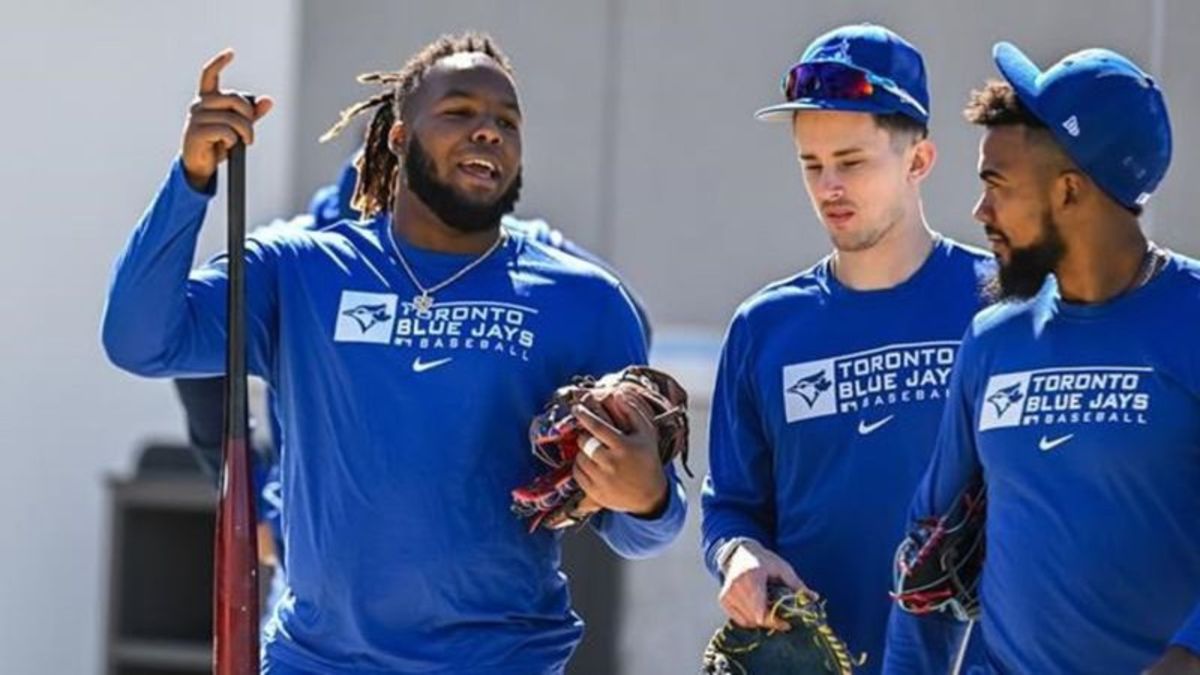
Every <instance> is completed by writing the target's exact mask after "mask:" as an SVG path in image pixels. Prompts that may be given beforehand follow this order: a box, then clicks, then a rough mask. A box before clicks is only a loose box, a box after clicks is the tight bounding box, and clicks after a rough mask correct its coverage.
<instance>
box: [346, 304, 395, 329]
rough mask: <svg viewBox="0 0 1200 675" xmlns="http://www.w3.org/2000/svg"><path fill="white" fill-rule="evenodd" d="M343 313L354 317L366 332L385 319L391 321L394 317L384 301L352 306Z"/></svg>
mask: <svg viewBox="0 0 1200 675" xmlns="http://www.w3.org/2000/svg"><path fill="white" fill-rule="evenodd" d="M342 314H344V315H345V316H348V317H350V318H351V319H354V321H355V322H356V323H358V327H359V328H360V329H362V332H364V333H365V332H367V331H369V330H371V329H372V328H373V327H375V326H376V325H377V324H381V323H383V322H384V321H391V319H392V315H391V314H388V309H387V305H385V304H383V303H382V302H381V303H379V304H377V305H359V306H357V307H351V308H350V309H347V310H345V311H343V312H342Z"/></svg>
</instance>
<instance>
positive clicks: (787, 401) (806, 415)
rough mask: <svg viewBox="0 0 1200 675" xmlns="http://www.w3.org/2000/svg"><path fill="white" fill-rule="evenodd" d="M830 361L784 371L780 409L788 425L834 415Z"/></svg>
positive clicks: (809, 363) (811, 363)
mask: <svg viewBox="0 0 1200 675" xmlns="http://www.w3.org/2000/svg"><path fill="white" fill-rule="evenodd" d="M836 385H837V382H836V380H835V379H834V373H833V359H825V360H823V361H808V362H806V363H794V364H792V365H789V366H784V367H783V409H784V415H785V416H786V418H787V421H788V423H789V424H790V423H791V422H798V421H800V420H806V419H810V418H813V417H824V416H825V415H833V414H835V413H836V412H837V386H836Z"/></svg>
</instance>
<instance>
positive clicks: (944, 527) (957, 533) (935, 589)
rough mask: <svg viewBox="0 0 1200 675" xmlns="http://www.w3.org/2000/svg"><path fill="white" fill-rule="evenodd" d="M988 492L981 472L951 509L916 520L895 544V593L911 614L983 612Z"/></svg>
mask: <svg viewBox="0 0 1200 675" xmlns="http://www.w3.org/2000/svg"><path fill="white" fill-rule="evenodd" d="M986 515H987V491H986V489H985V487H984V483H983V478H982V476H980V477H979V478H977V479H976V480H975V481H973V482H972V483H971V484H970V485H969V486H968V487H967V489H966V490H964V491H963V492H962V494H960V495H959V497H958V499H956V500H955V502H954V505H953V506H952V507H951V509H950V512H949V513H947V514H945V515H943V516H941V517H940V518H925V519H923V520H920V521H918V522H917V525H916V527H914V528H913V529H912V531H911V532H909V534H908V536H907V537H905V538H904V541H903V542H901V543H900V547H899V548H898V549H896V560H895V566H894V570H893V571H894V574H895V579H894V590H893V592H892V597H893V598H894V599H895V600H896V603H897V604H899V605H900V608H901V609H903V610H904V611H906V612H911V613H913V614H928V613H929V612H938V611H949V612H951V613H952V614H953V615H954V616H955V618H957V619H958V620H959V621H970V620H973V619H976V618H978V616H979V577H980V572H981V571H982V570H983V555H984V535H983V532H984V520H985V518H986Z"/></svg>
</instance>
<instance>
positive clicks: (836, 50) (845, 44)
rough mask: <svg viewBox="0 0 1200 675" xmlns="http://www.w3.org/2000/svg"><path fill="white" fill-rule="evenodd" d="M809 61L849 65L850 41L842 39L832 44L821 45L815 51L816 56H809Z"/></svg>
mask: <svg viewBox="0 0 1200 675" xmlns="http://www.w3.org/2000/svg"><path fill="white" fill-rule="evenodd" d="M807 60H809V61H841V62H843V63H850V41H849V40H847V39H846V38H842V39H841V40H840V41H838V42H835V43H833V44H827V45H823V46H822V47H821V48H820V49H818V50H817V53H816V54H813V55H812V56H810V57H809V58H808V59H807Z"/></svg>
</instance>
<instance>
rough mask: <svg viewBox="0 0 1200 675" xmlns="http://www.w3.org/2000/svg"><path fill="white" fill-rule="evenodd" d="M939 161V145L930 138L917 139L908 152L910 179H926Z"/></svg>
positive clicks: (913, 180) (918, 180) (915, 181)
mask: <svg viewBox="0 0 1200 675" xmlns="http://www.w3.org/2000/svg"><path fill="white" fill-rule="evenodd" d="M936 162H937V146H936V145H934V143H933V141H931V140H930V139H928V138H920V139H917V140H916V142H914V143H913V144H912V147H911V148H910V149H909V152H908V179H909V181H911V182H913V183H920V182H921V181H923V180H925V177H926V176H928V175H929V172H930V171H932V170H933V165H934V164H935V163H936Z"/></svg>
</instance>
